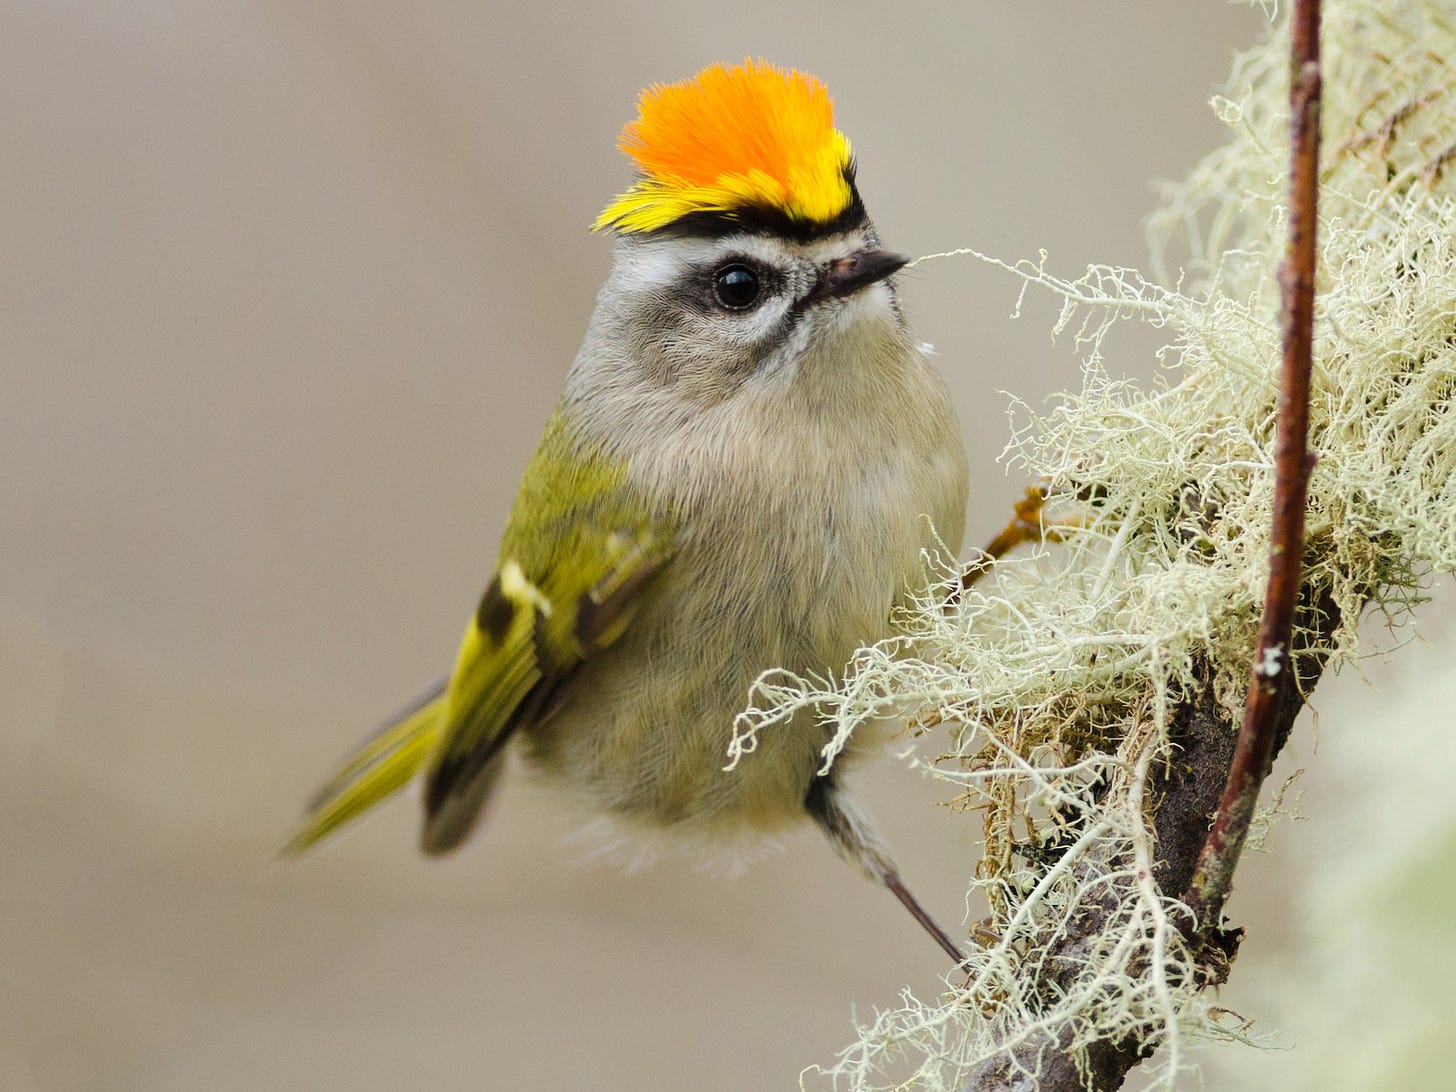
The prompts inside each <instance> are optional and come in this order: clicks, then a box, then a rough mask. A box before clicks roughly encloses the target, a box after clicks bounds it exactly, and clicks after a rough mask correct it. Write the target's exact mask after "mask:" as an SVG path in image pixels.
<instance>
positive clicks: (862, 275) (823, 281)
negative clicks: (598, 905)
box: [804, 249, 910, 303]
mask: <svg viewBox="0 0 1456 1092" xmlns="http://www.w3.org/2000/svg"><path fill="white" fill-rule="evenodd" d="M909 261H910V259H909V258H907V257H906V256H905V255H903V254H896V253H895V252H894V251H893V250H879V249H875V250H861V251H858V252H856V253H854V254H851V255H849V256H848V257H845V258H836V259H835V260H834V261H832V262H830V263H829V264H828V265H826V266H824V268H823V269H822V270H820V273H819V281H818V283H817V284H815V285H814V288H813V290H812V291H811V292H810V293H809V297H808V299H806V300H805V301H804V302H805V303H816V302H818V301H819V300H825V299H842V298H844V297H845V296H852V295H854V293H856V292H858V291H859V290H860V289H862V288H867V287H869V286H870V285H872V284H875V283H877V282H879V281H882V280H884V279H885V278H886V277H888V276H890V275H891V274H892V273H898V272H899V271H900V270H901V269H904V268H905V266H906V265H907V264H908V263H909Z"/></svg>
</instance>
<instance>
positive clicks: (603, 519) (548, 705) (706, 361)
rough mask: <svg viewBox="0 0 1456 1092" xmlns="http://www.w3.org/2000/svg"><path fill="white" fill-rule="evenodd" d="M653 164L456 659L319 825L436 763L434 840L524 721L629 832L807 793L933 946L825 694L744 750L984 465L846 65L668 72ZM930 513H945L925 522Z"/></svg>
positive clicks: (803, 800) (691, 832)
mask: <svg viewBox="0 0 1456 1092" xmlns="http://www.w3.org/2000/svg"><path fill="white" fill-rule="evenodd" d="M639 107H640V114H639V117H638V118H637V120H636V121H634V122H631V123H630V124H628V125H627V127H626V128H625V129H624V130H623V133H622V138H621V147H622V149H623V150H624V151H625V152H627V153H628V154H629V155H630V156H631V157H632V158H633V159H635V160H636V162H637V166H638V168H639V170H640V175H639V177H638V179H637V181H636V182H635V183H634V184H633V185H632V187H631V188H630V189H628V190H627V191H626V192H625V193H623V194H622V195H621V196H619V197H618V198H617V199H616V200H615V201H613V202H612V203H611V204H610V205H608V206H607V208H606V210H605V211H604V212H603V213H602V214H601V216H600V217H599V218H598V219H597V221H596V224H595V228H596V229H597V230H604V231H611V232H613V233H615V235H616V244H615V250H614V253H613V260H612V270H611V273H610V275H609V276H608V277H607V281H606V283H605V284H604V285H603V286H602V289H601V292H600V294H599V295H598V297H597V304H596V310H595V312H594V313H593V315H592V319H591V324H590V326H589V327H588V328H587V332H586V340H585V342H584V343H583V344H582V347H581V351H580V352H579V353H578V354H577V357H576V362H575V363H574V364H573V365H572V368H571V371H570V374H569V375H568V377H567V380H566V393H565V395H564V396H563V397H562V399H561V402H560V404H559V405H558V406H557V407H556V411H555V412H554V413H553V414H552V416H551V419H550V420H549V421H548V422H547V424H546V431H545V435H544V436H543V437H542V439H541V445H540V447H539V449H538V450H537V452H536V455H535V458H533V459H532V460H531V463H530V465H529V466H528V467H527V468H526V473H525V477H524V479H523V480H522V482H521V487H520V492H519V493H518V494H517V496H516V500H515V504H514V506H513V508H512V509H511V514H510V518H509V520H508V522H507V524H506V530H505V537H504V540H503V541H502V543H501V551H500V560H499V562H498V565H497V568H496V571H495V575H494V576H493V577H492V579H491V581H490V584H489V587H487V589H486V591H485V595H484V597H483V598H482V599H481V601H480V605H479V607H478V608H477V609H476V612H475V615H474V617H472V618H471V620H470V623H469V625H468V626H467V627H466V631H465V638H464V641H463V643H462V645H461V648H460V654H459V657H458V659H457V661H456V664H455V670H454V672H453V673H452V674H451V675H450V678H449V680H448V681H447V682H445V683H442V684H441V685H440V686H439V687H438V688H436V690H435V691H433V692H432V693H431V694H429V695H428V696H427V697H426V698H425V699H424V700H423V701H422V702H421V703H420V704H419V705H417V706H416V707H414V708H413V709H411V710H410V711H408V712H407V713H406V714H405V715H403V716H402V717H401V718H400V719H398V720H397V721H394V722H392V723H391V724H389V725H388V726H386V727H385V728H384V729H383V730H382V731H381V732H380V733H379V734H378V735H376V736H375V737H373V738H372V739H371V740H370V741H369V742H367V743H366V744H365V745H364V746H363V747H362V748H361V749H360V750H359V751H358V753H357V754H356V755H355V756H354V757H353V758H352V759H351V760H350V761H349V762H348V763H347V764H346V765H345V766H344V767H343V768H342V769H341V770H340V771H339V772H338V774H336V775H335V777H334V778H333V780H332V781H330V782H329V783H328V784H327V785H325V786H324V787H323V789H322V790H321V791H320V792H319V794H318V795H317V797H316V798H315V799H314V800H313V801H312V803H311V804H310V806H309V810H308V814H307V816H306V817H305V819H304V822H303V824H302V826H301V827H300V829H299V830H298V832H297V833H296V834H295V835H294V837H293V839H292V841H290V843H289V847H288V848H289V849H290V850H293V851H297V850H301V849H303V848H305V847H307V846H309V845H310V844H312V843H313V842H315V841H317V840H318V839H320V838H322V837H323V836H324V835H326V834H328V833H329V832H330V831H332V830H334V829H335V828H337V827H339V826H340V825H341V824H343V823H345V822H347V821H348V820H350V819H352V818H353V817H354V816H356V815H358V814H359V813H361V812H363V811H364V810H365V809H367V808H369V807H371V806H372V805H374V804H376V803H378V802H379V801H380V800H382V799H384V798H385V797H386V796H388V795H390V794H391V793H393V792H394V791H395V790H397V789H399V788H400V787H401V786H403V785H404V784H405V783H406V782H408V781H409V780H410V779H411V778H413V777H414V776H415V774H416V773H419V772H421V771H423V776H424V811H425V816H424V830H423V833H422V835H421V845H422V846H423V848H424V850H425V851H426V852H428V853H443V852H445V851H448V850H451V849H454V848H455V847H456V846H458V845H459V844H460V843H461V842H462V841H463V840H464V839H465V838H466V836H467V835H468V834H469V833H470V831H471V828H472V827H473V826H474V824H475V821H476V818H477V816H478V815H479V814H480V810H481V807H482V805H483V804H484V802H485V800H486V798H487V797H488V796H489V795H490V792H491V789H492V787H493V785H494V784H495V781H496V779H497V777H498V775H499V773H500V771H501V768H502V765H503V760H504V758H505V752H506V746H507V744H510V743H513V742H514V743H516V744H517V745H518V746H519V747H520V749H521V751H522V753H523V755H524V757H525V760H526V762H527V764H528V765H530V766H532V767H534V768H535V769H536V770H538V771H539V772H540V773H541V774H542V775H544V776H545V777H546V778H547V779H548V780H551V781H554V782H557V783H559V784H563V785H565V786H566V787H568V788H569V789H570V790H571V792H572V793H573V794H574V795H575V796H576V797H578V798H579V799H581V800H583V801H586V802H587V803H589V805H590V806H591V808H592V810H593V811H594V812H595V813H598V814H602V815H605V816H608V817H610V818H611V819H613V820H615V821H616V822H617V825H618V826H619V827H620V828H621V829H622V830H623V831H624V832H625V833H628V834H629V835H630V834H631V833H633V832H638V833H644V834H646V833H650V834H652V835H654V836H661V835H662V834H664V833H666V834H668V835H671V836H672V837H673V840H679V841H681V842H683V843H686V844H691V845H695V846H707V847H731V846H735V845H742V844H743V843H744V842H745V841H752V840H754V839H755V838H757V839H762V838H764V837H765V836H769V835H772V834H773V833H774V832H776V831H779V830H782V829H783V828H786V827H789V826H791V825H792V824H796V823H799V822H801V821H802V820H804V819H805V818H812V819H813V820H814V821H815V822H816V823H818V824H819V825H820V826H821V827H822V828H823V829H824V831H825V832H826V833H827V834H828V836H829V839H830V841H831V842H832V843H833V844H834V846H835V847H836V848H837V849H838V850H839V851H840V852H841V853H842V854H844V856H846V857H847V858H848V859H849V860H851V861H852V862H854V863H855V864H857V865H858V866H859V867H861V868H862V869H863V870H864V871H865V872H866V873H867V874H868V875H869V876H870V877H872V878H873V879H875V880H877V881H879V882H882V883H884V884H885V885H886V886H887V887H889V888H890V889H891V890H892V891H894V892H895V894H896V895H897V896H898V897H899V898H900V899H901V901H902V902H904V903H905V904H906V906H907V907H908V908H909V909H910V910H911V912H912V913H914V914H915V916H916V918H917V919H918V920H920V921H921V923H922V924H923V925H924V926H925V927H926V929H928V930H929V931H930V932H931V935H932V936H934V937H935V938H936V940H937V942H938V943H940V945H941V946H942V948H944V949H945V951H946V952H947V953H948V954H950V955H951V957H952V958H953V959H955V960H956V961H957V962H960V961H961V959H962V957H961V954H960V952H959V951H958V949H957V948H956V946H955V945H954V944H953V943H952V942H951V941H950V939H949V938H948V937H947V936H946V935H945V933H944V932H942V931H941V930H940V929H939V928H938V927H937V926H936V925H935V924H934V923H933V922H932V921H931V920H930V919H929V917H928V916H927V915H926V914H925V913H924V911H922V910H921V909H920V907H919V906H918V904H916V902H915V900H914V899H913V898H912V897H911V896H910V894H909V892H908V891H907V890H906V889H905V887H904V885H903V884H901V882H900V879H899V877H898V874H897V873H896V870H895V867H894V865H893V864H892V863H891V861H890V858H889V855H888V853H887V852H886V850H885V848H884V846H883V844H882V842H881V841H880V839H879V838H878V837H877V836H876V834H875V833H874V830H873V828H872V827H871V826H870V824H869V822H868V821H867V819H866V818H865V816H864V815H863V813H861V812H860V811H859V810H858V809H857V808H856V807H855V806H854V805H853V803H852V802H851V801H850V800H849V799H847V797H846V794H845V792H844V790H843V788H842V787H841V781H840V778H839V776H838V775H839V770H840V768H841V766H842V765H843V763H844V762H845V761H846V760H847V759H853V758H855V757H857V753H858V752H862V751H864V750H866V749H867V748H868V747H869V743H868V742H866V741H860V742H859V743H858V744H856V743H855V742H853V741H852V742H851V744H850V746H849V748H848V750H847V751H846V753H845V754H843V755H841V757H840V758H839V760H838V763H837V764H836V765H835V766H834V768H833V769H831V770H830V771H829V772H828V773H820V767H821V764H822V758H821V749H822V748H823V747H824V745H825V743H826V742H827V739H828V732H827V729H826V728H825V727H824V725H823V724H822V723H821V721H820V720H819V719H818V718H817V717H816V716H815V715H814V712H813V710H808V711H805V712H803V713H801V714H799V715H796V716H795V717H794V718H793V719H792V721H790V722H789V723H788V724H786V725H781V726H778V727H776V728H774V729H773V730H771V731H766V732H764V733H763V734H762V736H761V738H760V739H759V741H758V746H757V749H756V751H754V752H753V753H752V754H750V755H748V756H746V757H745V759H744V761H743V762H741V763H740V764H739V765H738V766H737V768H736V769H734V770H732V771H725V769H724V766H725V762H726V758H725V752H726V748H727V744H728V742H729V740H730V738H731V735H732V727H733V721H734V717H735V715H736V714H737V713H738V712H739V711H740V710H741V709H743V707H744V706H745V705H746V704H747V701H748V697H749V688H750V686H751V684H752V683H753V681H754V680H755V679H756V678H757V677H758V676H759V675H760V674H761V673H762V672H764V671H765V670H768V669H770V668H774V667H781V668H787V669H789V670H791V671H794V672H798V673H801V674H811V673H817V674H820V675H826V674H829V673H832V672H835V671H838V670H839V669H841V668H843V666H844V664H845V663H846V661H847V660H848V659H849V658H850V656H851V655H852V654H853V653H854V651H855V650H856V649H857V648H859V647H860V646H861V645H864V644H868V643H872V642H874V641H876V640H879V639H880V638H883V637H885V636H886V635H887V634H888V633H889V632H890V615H891V609H892V607H893V605H894V604H895V602H896V599H897V597H899V596H901V595H902V594H904V591H905V588H906V585H907V582H909V581H911V580H912V579H914V578H916V577H917V575H918V574H919V572H920V567H921V558H920V554H921V550H922V549H923V548H924V547H927V546H929V545H932V532H931V530H930V527H931V525H932V524H933V526H934V528H935V530H936V531H937V532H938V533H939V535H940V536H941V539H942V540H943V542H944V543H945V544H946V545H947V546H948V547H949V548H950V549H952V550H954V549H957V548H958V547H959V545H960V537H961V531H962V522H963V519H964V510H965V497H966V462H965V453H964V450H963V448H962V446H961V440H960V433H959V429H958V427H957V423H956V419H955V414H954V412H953V411H952V409H951V406H950V402H949V399H948V397H947V394H946V389H945V386H944V384H943V383H942V381H941V379H940V377H939V376H938V375H937V374H936V373H935V371H934V370H933V369H932V368H931V366H930V362H929V361H928V360H927V358H926V354H925V352H924V351H923V350H922V349H921V348H920V346H918V345H917V343H916V342H915V341H914V339H913V338H912V337H911V334H910V331H909V330H908V329H907V328H906V325H905V320H904V317H903V315H902V314H901V311H900V306H899V303H898V301H897V299H896V296H895V290H894V287H893V283H892V281H891V277H892V275H893V274H894V273H896V272H897V271H898V270H899V269H900V268H901V267H902V266H903V265H904V264H905V259H904V258H903V257H901V256H900V255H897V254H893V253H891V252H890V251H887V250H884V249H882V248H881V246H880V242H879V238H878V236H877V235H876V234H875V229H874V227H873V225H871V223H870V221H869V218H868V216H866V214H865V209H864V205H863V204H862V203H861V201H860V196H859V193H858V191H857V190H856V188H855V168H854V160H853V158H852V156H851V154H850V147H849V141H848V140H847V139H846V138H845V137H844V135H843V134H842V133H840V132H839V131H838V130H837V129H835V127H834V119H833V107H832V103H831V101H830V99H829V95H828V93H827V91H826V90H825V88H824V85H823V84H822V83H820V82H819V81H818V80H817V79H815V78H814V77H812V76H808V75H805V74H804V73H801V72H785V71H783V70H781V69H778V68H775V67H773V66H772V65H769V64H767V63H765V62H762V61H759V62H754V61H745V62H744V63H743V64H742V65H740V66H737V67H731V68H730V67H725V66H722V65H713V66H711V67H709V68H706V69H704V70H703V71H702V72H700V73H698V75H697V76H695V77H694V78H693V79H691V80H688V81H685V82H682V83H676V84H668V85H655V86H653V87H651V88H649V89H647V90H646V91H644V92H643V94H642V96H641V101H640V103H639ZM927 517H928V518H929V521H928V522H927Z"/></svg>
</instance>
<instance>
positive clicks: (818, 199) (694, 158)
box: [593, 60, 854, 232]
mask: <svg viewBox="0 0 1456 1092" xmlns="http://www.w3.org/2000/svg"><path fill="white" fill-rule="evenodd" d="M638 110H639V112H638V117H637V119H636V120H635V121H632V122H629V123H628V125H627V126H626V127H625V128H624V129H623V130H622V138H621V141H620V146H621V148H622V150H623V151H624V152H626V153H627V154H628V155H630V156H631V157H632V158H633V159H634V160H635V161H636V162H637V165H638V167H639V169H640V170H641V172H642V174H641V177H640V178H639V179H638V180H637V182H636V183H635V184H634V185H633V186H632V187H631V188H630V189H629V190H627V191H626V192H625V193H623V194H621V195H619V196H618V197H617V198H616V200H614V201H613V202H612V203H611V204H610V205H608V206H607V207H606V209H604V210H603V212H602V214H601V215H600V216H599V217H597V220H596V223H595V224H593V230H595V231H601V230H603V229H607V228H611V229H614V230H617V231H621V232H643V231H654V230H656V229H658V228H662V227H666V226H667V225H668V224H671V223H673V222H674V221H676V220H679V219H681V218H682V217H684V216H687V215H690V214H692V213H702V212H708V213H726V214H729V215H731V214H732V213H733V212H734V211H736V210H739V209H746V208H752V207H758V208H767V209H772V210H775V211H777V212H779V213H782V214H783V215H785V216H788V217H789V218H790V219H793V220H799V221H809V222H829V221H832V220H833V219H834V218H835V217H837V216H838V215H839V214H840V213H842V212H844V210H845V209H846V208H848V207H849V205H850V203H851V201H852V200H853V198H854V194H853V190H852V188H851V186H850V182H849V178H848V171H849V167H850V163H851V162H852V157H851V150H850V145H849V140H848V139H847V138H846V137H845V136H844V134H843V133H841V132H840V131H839V130H838V129H836V128H835V127H834V107H833V103H832V101H831V100H830V98H829V92H828V90H827V89H826V88H825V87H824V85H823V84H822V83H821V82H820V81H819V80H817V79H816V78H814V77H813V76H810V75H807V74H806V73H802V72H797V71H785V70H783V69H780V68H776V67H774V66H773V65H770V64H768V63H767V62H765V61H752V60H747V61H744V63H743V64H742V65H739V66H737V67H734V68H727V67H725V66H723V65H711V66H709V67H708V68H705V69H703V71H701V72H699V73H698V74H697V75H696V76H695V77H693V78H692V79H691V80H685V81H683V82H681V83H675V84H656V85H654V86H652V87H650V88H648V89H647V90H646V91H644V92H643V93H642V96H641V99H640V102H639V107H638Z"/></svg>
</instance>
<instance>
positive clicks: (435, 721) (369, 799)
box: [282, 682, 446, 857]
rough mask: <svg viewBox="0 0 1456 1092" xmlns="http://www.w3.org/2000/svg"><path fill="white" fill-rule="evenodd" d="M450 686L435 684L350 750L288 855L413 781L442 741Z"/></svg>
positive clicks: (288, 847) (307, 815)
mask: <svg viewBox="0 0 1456 1092" xmlns="http://www.w3.org/2000/svg"><path fill="white" fill-rule="evenodd" d="M445 686H446V684H445V683H444V682H440V683H439V684H437V685H436V686H434V687H432V688H431V689H430V691H429V692H428V693H426V694H424V695H423V696H422V697H420V698H419V699H418V700H417V701H415V703H414V704H413V705H411V706H409V707H408V708H407V709H405V710H403V711H401V712H400V713H399V715H397V716H395V717H393V718H392V719H390V720H388V721H386V722H385V723H384V724H383V725H382V726H381V727H380V728H379V730H378V731H376V732H375V733H374V734H373V735H371V736H370V737H369V738H368V739H367V740H366V741H365V742H364V743H363V744H362V745H361V746H360V747H359V749H358V750H357V751H355V752H354V753H353V754H352V755H351V756H349V759H348V761H346V762H345V763H344V764H343V766H341V767H340V768H339V770H338V772H337V773H335V774H334V776H333V777H331V778H329V780H328V782H327V783H326V784H325V785H324V786H323V787H322V788H320V789H319V790H318V792H316V793H314V795H313V798H312V799H310V800H309V802H308V805H307V806H306V808H305V809H304V815H303V820H302V822H300V823H299V825H298V829H297V830H295V831H294V833H293V836H292V837H291V838H289V839H288V841H287V843H286V844H285V845H284V847H283V850H282V852H283V855H284V856H289V857H291V856H293V855H295V854H298V853H302V852H303V851H304V850H306V849H308V848H309V847H310V846H312V845H313V844H314V843H316V842H319V841H322V840H323V839H324V838H327V837H328V836H329V835H330V834H332V833H333V832H334V831H336V830H338V829H339V828H340V827H342V826H344V825H345V824H346V823H349V822H351V821H352V820H353V819H355V818H357V817H358V816H360V815H362V814H364V812H366V811H368V810H369V809H370V808H372V807H373V806H374V805H375V804H378V803H379V802H380V801H382V800H386V799H388V798H389V797H391V796H393V795H394V794H395V793H396V792H398V791H399V790H400V789H402V788H404V787H405V785H407V784H409V782H410V780H411V779H412V778H413V777H414V776H415V774H417V773H418V772H419V771H420V769H421V768H422V767H423V766H424V765H425V761H426V760H427V759H428V758H429V757H430V754H431V753H432V752H433V751H434V749H435V744H436V743H437V742H438V741H439V738H440V732H441V728H442V725H443V720H444V716H443V714H444V711H445Z"/></svg>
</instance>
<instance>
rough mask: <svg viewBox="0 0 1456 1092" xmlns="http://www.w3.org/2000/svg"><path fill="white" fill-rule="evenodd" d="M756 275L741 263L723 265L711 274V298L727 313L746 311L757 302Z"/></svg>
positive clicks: (757, 284) (757, 286)
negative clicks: (726, 310)
mask: <svg viewBox="0 0 1456 1092" xmlns="http://www.w3.org/2000/svg"><path fill="white" fill-rule="evenodd" d="M760 290H761V289H760V286H759V280H758V273H757V272H755V271H754V270H753V269H752V268H751V267H749V266H746V265H744V264H743V263H742V262H734V263H733V264H732V265H725V266H724V267H723V268H722V269H720V270H718V272H716V273H714V274H713V298H714V299H716V300H717V301H718V303H719V305H720V306H722V307H725V308H727V309H728V310H729V311H746V310H748V309H749V308H750V307H752V306H753V305H754V304H755V303H757V302H758V294H759V292H760Z"/></svg>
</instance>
